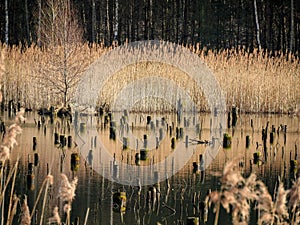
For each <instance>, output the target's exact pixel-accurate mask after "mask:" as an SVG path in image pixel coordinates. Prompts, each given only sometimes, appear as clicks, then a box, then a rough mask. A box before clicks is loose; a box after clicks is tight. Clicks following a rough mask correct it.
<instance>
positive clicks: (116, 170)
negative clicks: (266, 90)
mask: <svg viewBox="0 0 300 225" xmlns="http://www.w3.org/2000/svg"><path fill="white" fill-rule="evenodd" d="M122 116H124V115H123V114H121V115H117V114H116V115H113V116H112V117H113V119H112V120H113V121H114V124H113V126H115V128H116V129H115V130H114V134H115V135H116V138H115V139H116V140H113V139H114V137H112V134H111V132H112V131H111V130H110V122H108V123H107V124H106V123H105V119H108V118H104V117H101V118H100V117H95V116H81V115H78V118H77V119H78V121H79V122H78V123H77V124H76V125H75V126H74V125H73V124H71V123H68V122H66V121H61V120H60V119H55V120H54V121H52V122H51V121H50V119H49V118H47V117H46V118H45V121H44V122H43V123H42V122H41V125H40V126H38V124H39V122H40V121H42V118H41V117H40V116H39V115H37V114H36V113H33V112H28V113H26V114H25V117H27V120H26V123H25V124H22V128H23V133H22V134H21V135H20V136H18V139H17V140H18V146H16V147H15V148H14V149H13V151H12V153H11V162H10V165H11V166H12V165H13V163H14V162H15V161H16V159H17V157H19V158H20V164H19V173H18V174H17V177H16V193H17V194H18V195H19V196H20V197H21V198H23V195H24V194H26V195H27V196H28V205H29V208H30V209H32V208H33V205H34V202H35V201H36V198H37V196H38V194H39V191H40V188H41V186H42V183H43V181H44V179H45V177H46V176H47V173H48V172H49V171H50V173H51V174H52V175H53V176H54V184H53V186H51V187H50V188H49V189H48V193H47V194H46V196H47V202H46V206H45V215H44V222H43V224H47V218H49V217H51V216H52V210H53V208H54V207H55V206H58V207H59V213H60V216H61V218H62V221H65V219H66V218H65V215H64V212H63V203H62V202H60V199H59V198H58V197H57V196H58V188H59V184H60V173H65V174H66V175H67V176H68V178H69V179H70V180H71V179H72V178H74V177H75V176H77V177H78V186H77V189H76V196H75V199H74V200H73V202H72V210H71V221H72V222H74V224H75V221H76V222H77V223H76V224H84V222H85V220H86V224H90V225H93V224H105V225H106V224H116V225H119V224H129V225H134V224H154V225H155V224H157V223H160V224H186V221H187V217H201V219H200V224H213V223H214V214H213V212H212V211H213V210H212V209H209V212H208V215H207V219H205V221H203V218H202V216H201V215H202V214H201V210H199V204H200V203H201V202H202V201H204V198H205V195H206V193H207V192H208V191H209V190H212V191H213V190H218V189H219V188H220V185H221V184H220V174H221V172H222V169H223V167H224V165H225V164H226V162H228V161H230V160H232V159H234V158H237V157H238V158H239V161H240V170H241V172H242V173H243V175H244V176H248V175H249V174H250V173H251V172H254V173H256V174H257V176H258V178H259V179H261V180H262V181H263V182H264V183H266V184H267V185H268V188H269V191H270V192H271V193H272V192H273V190H274V188H275V187H276V182H277V180H278V176H280V177H283V181H284V183H285V187H286V188H289V187H290V186H291V179H290V177H291V176H290V174H289V173H290V172H289V169H288V168H289V166H290V160H291V159H296V160H299V156H298V154H297V148H298V149H299V146H300V137H299V136H300V135H299V134H300V131H299V130H300V121H299V118H297V117H290V116H287V115H240V116H239V118H238V121H237V125H236V126H235V127H234V128H232V127H230V128H228V126H227V120H226V123H225V126H224V125H223V128H222V133H221V134H220V135H222V136H223V133H228V135H229V136H232V143H231V147H230V148H223V147H222V146H221V147H220V148H219V149H218V152H217V154H215V153H214V154H210V152H208V151H210V148H209V146H212V145H218V144H219V143H221V142H220V140H221V139H220V137H217V138H213V139H214V140H212V136H213V135H214V132H213V131H212V126H213V125H212V120H211V115H208V114H193V115H186V117H184V118H182V119H181V121H180V123H179V121H178V119H177V117H176V115H173V114H167V115H159V114H156V115H151V118H150V117H148V118H147V116H148V115H147V114H143V115H141V114H133V115H132V114H130V115H126V116H127V117H128V118H127V123H123V122H122V120H123V119H124V118H123V117H122ZM3 117H4V118H6V115H3ZM73 120H74V118H73ZM5 121H6V124H9V123H10V122H9V119H5ZM268 122H269V126H268V127H269V128H268V130H269V132H271V130H272V128H273V129H274V130H275V132H274V142H273V143H272V144H271V143H270V140H269V139H270V137H269V136H268V141H267V149H268V151H267V155H264V154H262V157H261V161H260V162H259V163H257V164H254V163H253V154H254V153H255V152H256V151H262V146H261V145H262V128H265V127H266V125H267V123H268ZM91 124H92V125H93V127H94V128H93V129H94V130H93V132H92V131H91V130H90V129H89V125H91ZM285 125H286V127H287V132H286V136H285V135H284V133H283V131H282V129H284V126H285ZM176 127H181V128H182V131H183V132H184V134H181V135H179V134H180V129H177V132H178V133H176ZM160 128H162V129H160ZM170 129H171V131H170ZM128 131H130V136H129V133H128ZM277 131H278V132H277ZM55 133H57V134H59V135H64V136H65V137H66V140H67V139H68V136H71V137H72V141H71V142H70V143H71V146H68V144H66V146H64V147H62V146H61V145H60V144H55V135H54V134H55ZM76 134H77V136H76ZM78 134H79V138H78ZM176 135H177V139H173V140H172V138H174V137H176ZM178 135H179V136H178ZM217 136H218V135H217ZM246 136H250V146H249V147H248V148H246ZM34 137H35V138H36V143H37V144H36V146H33V138H34ZM124 137H125V139H126V140H125V139H124ZM214 137H216V136H214ZM145 139H147V146H144V144H145ZM172 141H173V142H174V141H175V142H174V143H173V144H174V146H172ZM202 141H203V142H204V143H203V142H202ZM205 141H207V142H206V143H205ZM215 141H216V142H215ZM221 141H222V140H221ZM124 143H126V146H124ZM187 145H188V147H187ZM140 149H149V151H148V152H147V156H146V157H147V159H146V160H142V159H141V158H142V157H143V156H142V154H140V155H138V156H139V157H140V158H136V153H140ZM187 149H190V150H189V151H188V150H187ZM174 152H177V153H176V154H175V153H174ZM178 152H179V153H178ZM73 153H78V156H79V157H80V159H79V162H78V165H75V168H71V155H72V154H73ZM200 155H201V156H200ZM36 156H38V164H37V165H36V166H34V168H33V171H28V170H29V163H32V162H34V160H35V159H34V157H36ZM73 156H74V155H73ZM168 156H172V157H171V160H170V163H166V161H167V160H166V159H167V158H168ZM208 156H211V158H212V160H211V162H210V163H209V164H207V165H205V166H204V167H203V164H202V165H201V161H200V157H203V158H205V159H206V157H208ZM137 159H138V162H137ZM182 161H184V164H182V163H181V162H182ZM206 162H207V161H206ZM193 163H194V165H197V166H198V169H197V168H195V167H194V166H193ZM158 164H163V165H164V167H156V165H158ZM122 165H123V166H122ZM124 165H125V166H124ZM178 165H179V166H178ZM200 167H202V169H203V168H205V170H204V172H200V171H199V168H200ZM162 168H163V169H162ZM145 171H146V172H145ZM29 172H32V173H33V175H34V176H32V178H34V179H33V180H32V184H30V185H29V183H28V180H27V174H28V173H29ZM137 173H139V176H140V177H133V176H136V174H137ZM143 173H149V174H150V175H149V174H148V175H149V177H150V180H151V181H153V180H154V181H157V182H156V183H155V182H154V183H155V184H154V183H153V184H152V183H151V182H148V181H149V177H147V178H145V177H146V176H144V175H145V174H143ZM173 174H174V175H173ZM172 175H173V176H172ZM128 177H129V178H128ZM147 182H148V183H147ZM144 184H145V185H144ZM153 187H155V190H156V193H155V192H154V191H153V190H154V188H153ZM117 192H125V193H126V201H125V203H126V208H125V206H124V207H123V208H122V209H123V212H120V207H119V206H118V205H117V204H114V200H113V194H114V193H117ZM42 196H44V194H43V195H42ZM41 208H42V201H40V202H39V206H38V207H37V210H36V214H35V218H34V219H33V223H32V224H39V220H40V219H39V218H40V215H41V210H42V209H41ZM121 211H122V210H121ZM18 219H19V217H18V216H15V219H14V224H19V221H18ZM256 219H257V218H256V213H255V212H252V213H251V219H250V223H251V224H256ZM219 221H221V222H219V224H231V222H230V221H231V218H230V216H229V215H228V214H226V212H225V211H224V210H221V214H220V220H219Z"/></svg>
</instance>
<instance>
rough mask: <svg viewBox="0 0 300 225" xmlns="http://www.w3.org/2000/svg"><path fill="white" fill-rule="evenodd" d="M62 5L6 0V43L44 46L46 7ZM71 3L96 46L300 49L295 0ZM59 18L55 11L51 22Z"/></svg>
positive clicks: (0, 6) (0, 19)
mask: <svg viewBox="0 0 300 225" xmlns="http://www.w3.org/2000/svg"><path fill="white" fill-rule="evenodd" d="M59 1H61V0H46V1H42V0H36V1H28V0H12V1H8V0H3V1H2V2H1V3H0V11H1V13H0V15H2V16H0V24H1V33H0V34H1V41H2V42H4V43H7V44H19V43H21V44H23V43H27V44H30V43H31V42H34V44H37V45H38V46H42V45H43V44H44V43H41V40H43V38H44V37H43V33H42V32H41V29H42V28H41V27H42V26H43V24H41V17H42V16H43V15H42V6H43V7H44V5H46V4H48V5H49V4H50V5H53V4H54V3H55V2H59ZM70 1H71V2H72V3H75V5H76V7H77V11H78V12H80V18H79V20H78V23H79V24H80V25H82V26H83V29H84V32H85V34H84V37H85V39H86V40H88V41H90V42H92V43H93V42H102V41H104V43H105V44H106V45H110V44H111V43H112V41H113V40H114V39H116V38H117V39H118V42H120V43H123V42H124V41H126V39H127V40H128V41H136V40H146V39H159V40H166V41H172V42H177V43H183V44H186V43H194V44H195V43H196V42H201V46H202V47H204V46H206V47H208V48H218V49H220V48H232V47H234V48H237V47H238V46H240V45H243V46H245V47H247V48H250V49H253V47H257V48H263V49H266V50H270V51H274V50H282V51H283V52H286V50H289V51H292V52H294V53H297V50H298V49H299V45H300V43H299V42H300V41H299V40H300V37H299V36H300V34H299V29H300V28H299V27H300V20H299V17H298V15H299V14H300V6H299V3H298V1H295V0H286V1H272V0H264V1H262V0H253V1H246V0H238V1H234V0H227V1H224V0H88V1H86V0H85V1H84V0H70ZM249 9H250V10H249ZM55 16H56V15H55V11H53V12H52V16H51V18H54V17H55ZM49 18H50V17H49ZM52 22H53V21H52ZM49 29H50V27H49ZM51 39H52V40H54V37H52V38H51ZM53 44H57V43H54V42H53ZM298 54H299V53H298Z"/></svg>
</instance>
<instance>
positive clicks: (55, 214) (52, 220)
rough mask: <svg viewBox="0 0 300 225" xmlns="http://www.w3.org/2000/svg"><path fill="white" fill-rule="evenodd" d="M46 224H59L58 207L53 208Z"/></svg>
mask: <svg viewBox="0 0 300 225" xmlns="http://www.w3.org/2000/svg"><path fill="white" fill-rule="evenodd" d="M48 224H57V225H60V224H61V219H60V216H59V213H58V207H57V206H55V207H54V209H53V216H52V217H50V218H49V219H48Z"/></svg>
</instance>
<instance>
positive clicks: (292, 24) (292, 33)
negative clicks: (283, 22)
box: [289, 0, 295, 51]
mask: <svg viewBox="0 0 300 225" xmlns="http://www.w3.org/2000/svg"><path fill="white" fill-rule="evenodd" d="M290 29H291V30H290V48H289V50H290V51H293V49H294V42H295V39H294V31H295V27H294V0H291V28H290Z"/></svg>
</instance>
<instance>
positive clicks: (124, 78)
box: [0, 43, 300, 113]
mask: <svg viewBox="0 0 300 225" xmlns="http://www.w3.org/2000/svg"><path fill="white" fill-rule="evenodd" d="M0 49H1V54H2V55H5V57H3V60H2V61H1V63H0V64H1V66H2V67H3V68H5V71H4V72H2V73H3V76H2V78H1V82H0V83H1V84H2V89H3V90H5V92H4V94H5V96H4V99H6V101H7V100H11V99H13V100H15V101H19V102H21V104H23V105H26V106H28V107H32V108H38V107H41V106H48V105H57V102H59V101H60V102H61V95H60V94H58V92H59V90H58V87H59V86H60V85H59V81H60V80H61V81H63V80H62V77H61V73H60V72H59V71H60V68H59V67H58V65H59V64H57V62H55V60H56V59H58V56H59V55H60V54H61V51H60V50H59V48H55V49H53V50H51V51H48V50H46V49H40V48H37V47H35V46H32V47H29V48H27V49H25V50H23V51H21V49H20V48H19V47H16V46H13V47H10V48H6V47H4V46H2V48H0ZM190 49H191V50H192V51H194V52H195V53H196V54H198V55H199V58H200V59H201V60H202V61H204V62H205V64H207V65H208V67H209V68H210V69H211V70H212V71H213V73H214V74H215V76H216V78H217V80H218V81H219V83H220V86H221V88H222V90H223V91H224V93H225V94H226V99H227V105H228V107H230V106H231V105H233V104H234V105H236V106H237V107H238V108H240V110H241V111H242V112H276V113H288V112H291V113H294V112H296V106H297V104H298V103H299V102H300V93H299V91H298V90H300V77H299V74H300V67H299V59H297V58H295V57H293V56H292V55H290V56H289V60H287V55H286V54H283V53H281V52H274V53H272V54H271V53H266V52H259V51H257V50H254V51H253V52H249V51H248V50H247V49H244V48H240V49H229V50H222V51H213V50H209V51H206V50H205V49H204V50H202V49H200V48H199V46H198V47H197V46H191V47H190ZM109 50H110V48H104V47H103V45H101V44H100V45H96V44H93V45H91V46H89V45H88V44H85V43H83V44H78V45H76V49H72V51H73V53H72V57H69V58H70V59H68V60H69V61H68V63H69V64H68V69H69V72H70V73H71V74H78V79H79V78H80V77H81V76H82V73H79V72H78V70H82V71H83V70H84V69H85V68H86V67H87V66H88V65H90V64H92V63H93V62H94V61H95V60H96V59H98V58H99V57H100V56H101V55H102V54H104V53H105V52H107V51H109ZM56 53H57V55H58V56H56ZM112 61H113V60H112ZM78 62H80V63H78ZM76 64H78V65H76ZM79 64H80V65H79ZM3 65H4V66H3ZM82 67H83V68H82ZM131 67H132V66H131ZM148 67H149V63H148ZM150 67H151V65H150ZM132 68H136V69H138V71H139V73H140V72H141V71H142V72H141V73H140V74H139V75H138V76H140V77H143V76H145V75H143V73H144V72H146V73H147V70H148V69H149V68H146V67H145V65H144V63H140V65H139V67H132ZM132 68H130V66H129V67H128V68H125V69H124V70H123V71H120V72H118V76H114V77H112V78H111V80H110V81H109V83H108V84H107V86H106V90H105V91H104V94H102V97H103V101H109V100H110V99H111V95H112V94H113V93H111V92H112V90H113V92H116V91H120V90H119V89H120V88H122V87H123V85H126V84H127V82H128V78H130V77H132V78H135V79H136V78H138V77H135V75H134V74H136V73H134V71H133V69H132ZM151 68H152V67H151ZM153 68H154V72H155V71H158V72H160V73H163V74H162V75H161V76H164V77H165V78H168V79H172V80H173V81H174V82H176V83H177V84H178V85H179V86H181V87H183V88H185V89H186V90H187V92H188V93H190V94H191V96H192V98H193V99H195V101H196V102H197V103H198V102H199V101H200V102H201V103H199V104H200V106H199V108H200V110H206V111H207V110H208V107H207V103H206V101H205V99H204V97H203V94H202V92H201V90H199V88H196V86H195V84H194V83H193V82H192V81H191V80H190V79H186V76H184V73H177V72H176V71H177V70H178V68H175V67H172V66H169V67H165V66H162V65H158V64H157V63H156V64H155V63H154V64H153ZM155 68H156V70H155ZM161 70H162V71H161ZM82 71H81V72H82ZM143 71H144V72H143ZM151 71H152V70H151ZM148 72H149V71H148ZM152 72H153V71H152ZM173 72H174V73H177V74H178V76H175V75H173ZM122 73H124V74H123V75H122ZM71 77H72V76H71ZM45 78H49V80H52V81H53V79H55V78H57V82H56V83H55V82H54V83H53V85H51V84H48V85H46V86H45V85H42V84H41V83H43V81H45V80H46V79H45ZM50 78H51V79H50ZM44 83H45V82H44ZM116 85H117V86H116ZM55 86H56V88H54V87H55ZM166 88H167V87H166ZM16 90H18V93H16ZM74 90H75V87H74V88H71V89H70V90H69V91H70V96H72V93H74ZM69 100H70V99H69Z"/></svg>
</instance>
